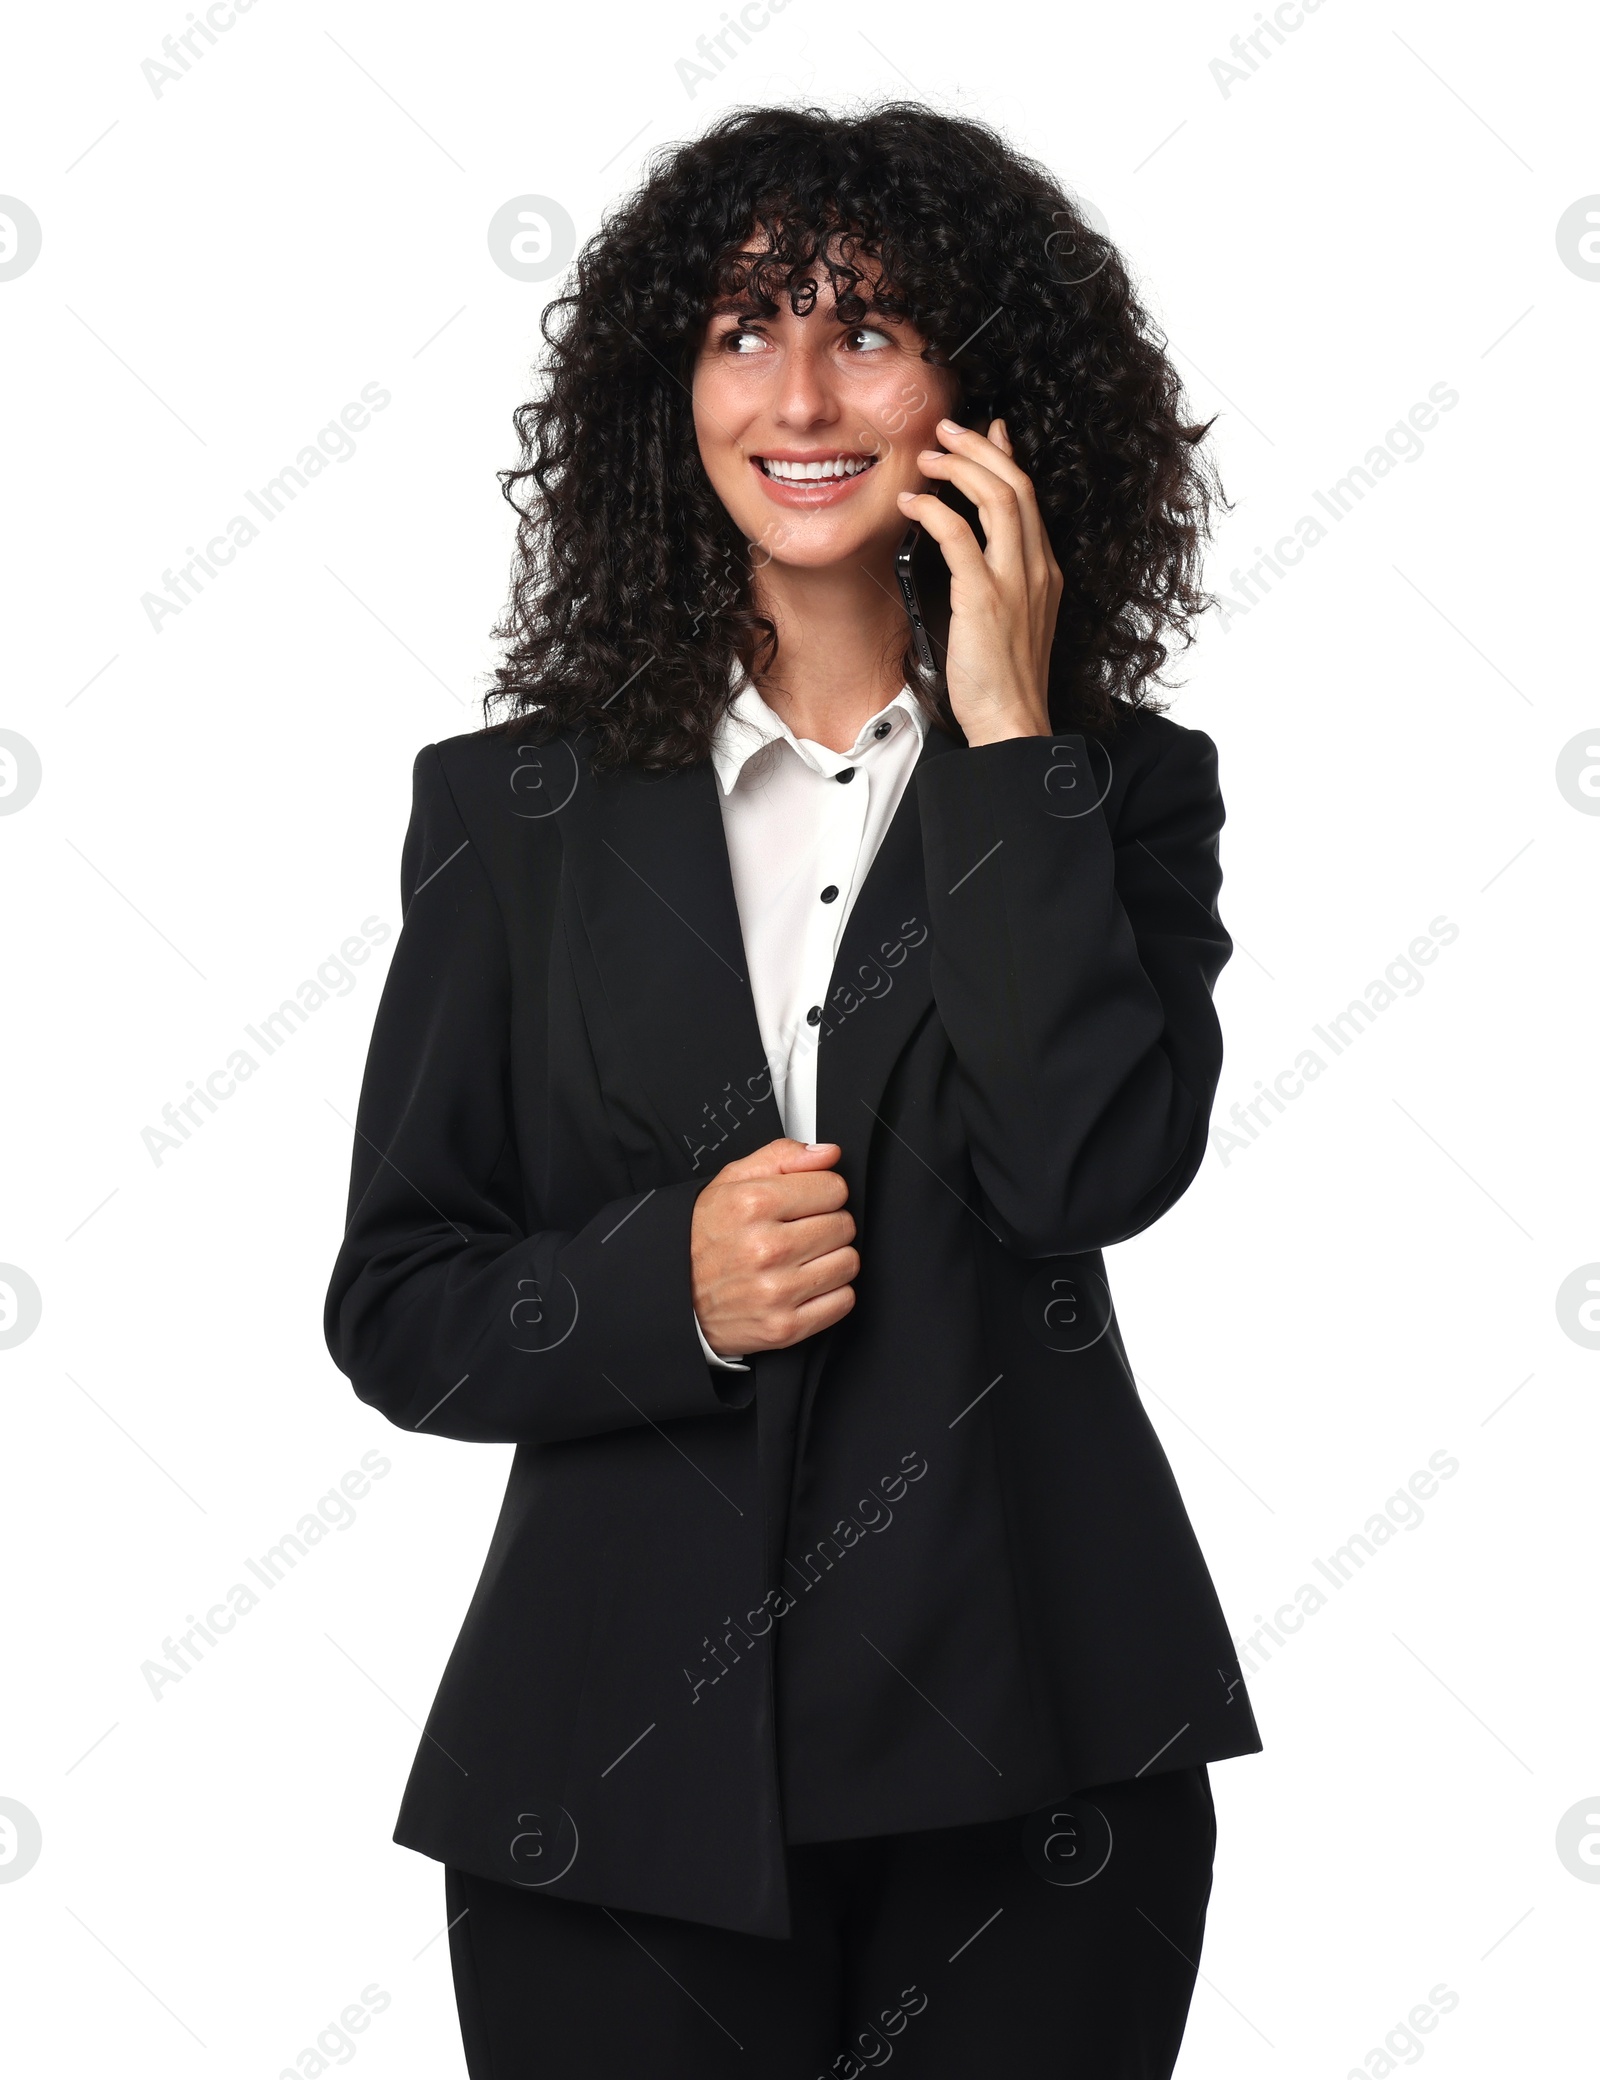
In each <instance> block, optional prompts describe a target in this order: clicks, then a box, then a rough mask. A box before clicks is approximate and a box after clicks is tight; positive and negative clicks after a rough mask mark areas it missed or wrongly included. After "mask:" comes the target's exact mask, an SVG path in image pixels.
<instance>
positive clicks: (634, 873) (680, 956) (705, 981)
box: [563, 759, 783, 1181]
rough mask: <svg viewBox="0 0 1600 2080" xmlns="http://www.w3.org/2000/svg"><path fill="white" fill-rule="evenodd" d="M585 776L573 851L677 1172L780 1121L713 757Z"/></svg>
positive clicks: (585, 908) (569, 853)
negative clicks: (675, 766) (673, 766)
mask: <svg viewBox="0 0 1600 2080" xmlns="http://www.w3.org/2000/svg"><path fill="white" fill-rule="evenodd" d="M579 765H580V775H581V777H580V781H579V785H578V788H577V792H576V794H575V796H574V798H573V800H572V801H571V802H570V803H569V805H568V807H567V809H566V812H565V814H564V817H563V844H564V855H565V858H566V861H567V863H568V867H569V869H570V873H571V878H572V883H573V887H574V891H575V894H576V898H577V904H578V909H579V913H580V915H581V917H582V920H583V925H584V930H585V932H586V934H587V937H588V940H589V944H590V946H591V948H592V950H593V953H594V958H595V964H596V966H597V967H598V969H599V971H600V978H601V981H602V983H603V985H604V988H605V992H606V998H607V1002H608V1004H609V1006H610V1010H611V1014H612V1018H613V1020H614V1023H615V1026H616V1029H617V1031H618V1033H619V1034H620V1036H621V1040H622V1044H623V1045H624V1047H625V1048H626V1049H627V1050H628V1054H629V1059H630V1061H631V1063H632V1066H633V1069H634V1073H635V1075H636V1077H637V1079H638V1082H639V1085H640V1087H641V1088H642V1089H643V1090H644V1091H645V1092H646V1093H647V1094H648V1095H649V1097H650V1100H651V1103H652V1106H653V1109H654V1111H655V1113H656V1114H657V1116H658V1119H659V1121H660V1124H661V1126H662V1128H663V1129H664V1152H665V1155H666V1161H667V1170H668V1176H669V1178H670V1179H671V1180H673V1181H679V1180H686V1179H688V1178H692V1177H709V1176H711V1175H714V1174H715V1172H716V1171H717V1170H719V1169H720V1168H721V1167H722V1165H723V1164H724V1163H727V1162H731V1161H732V1160H733V1159H734V1158H735V1157H736V1156H741V1155H748V1154H750V1153H751V1152H752V1151H753V1150H755V1149H757V1148H760V1147H761V1146H762V1145H763V1143H765V1142H768V1141H773V1140H776V1139H777V1137H778V1136H779V1135H781V1134H782V1132H783V1125H782V1122H781V1120H780V1118H779V1115H778V1107H777V1101H776V1099H775V1098H774V1097H773V1095H772V1078H771V1076H770V1074H769V1072H768V1070H767V1058H766V1050H765V1048H764V1047H763V1046H762V1042H761V1028H760V1025H759V1023H758V1022H757V1019H756V1007H755V1000H754V998H753V997H752V995H751V993H750V983H749V978H748V975H747V972H746V967H745V957H744V943H743V939H742V936H741V933H740V927H739V910H738V905H737V902H736V901H735V898H734V893H733V874H732V870H731V868H730V867H729V864H728V847H727V841H726V839H725V838H724V836H723V832H722V811H721V809H720V807H719V805H718V801H717V781H716V775H715V773H714V771H713V770H712V767H711V765H710V763H709V761H706V762H702V763H701V764H699V765H695V766H690V767H687V768H685V769H684V770H682V771H680V772H675V773H666V774H647V773H643V772H641V771H639V770H637V769H636V768H632V767H630V768H627V769H625V770H624V771H622V772H618V773H607V774H603V775H599V776H596V775H595V774H593V773H591V772H590V771H589V769H588V766H587V762H586V761H585V760H582V759H580V761H579Z"/></svg>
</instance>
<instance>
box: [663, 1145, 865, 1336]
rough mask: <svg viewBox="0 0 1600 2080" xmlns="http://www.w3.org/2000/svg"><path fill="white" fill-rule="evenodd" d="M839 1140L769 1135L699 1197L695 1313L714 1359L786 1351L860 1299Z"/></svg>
mask: <svg viewBox="0 0 1600 2080" xmlns="http://www.w3.org/2000/svg"><path fill="white" fill-rule="evenodd" d="M839 1154H840V1150H839V1145H838V1143H837V1142H836V1141H823V1142H819V1143H817V1145H816V1146H815V1147H812V1148H807V1147H806V1145H805V1143H804V1142H801V1141H788V1140H784V1141H769V1142H768V1143H767V1145H766V1147H765V1148H758V1149H757V1150H756V1152H755V1154H754V1155H749V1156H742V1157H740V1159H739V1161H738V1162H736V1163H728V1164H726V1165H725V1166H724V1167H723V1168H722V1169H721V1170H719V1171H718V1172H717V1174H716V1176H715V1177H714V1178H712V1180H711V1182H710V1183H709V1184H708V1185H707V1186H706V1188H705V1190H704V1191H703V1192H702V1193H701V1194H700V1196H699V1198H698V1199H696V1200H695V1202H694V1217H693V1220H692V1222H691V1224H690V1231H689V1257H690V1268H691V1275H692V1279H693V1286H694V1311H695V1314H696V1315H697V1317H698V1318H699V1322H700V1327H701V1328H702V1329H703V1330H704V1332H705V1338H706V1341H707V1342H708V1343H709V1344H710V1346H711V1348H712V1349H713V1350H714V1351H715V1352H716V1353H717V1355H718V1357H745V1356H748V1355H749V1353H750V1352H752V1351H781V1350H786V1349H787V1348H788V1347H789V1345H790V1344H792V1343H798V1342H800V1340H801V1338H802V1337H805V1336H814V1335H815V1334H816V1332H817V1331H818V1330H819V1329H826V1328H829V1327H830V1326H831V1325H832V1324H833V1323H834V1322H837V1321H839V1320H840V1319H841V1318H842V1317H843V1316H845V1315H847V1314H848V1313H849V1312H850V1310H851V1308H852V1307H854V1306H855V1304H856V1296H855V1293H854V1291H853V1290H852V1287H851V1283H850V1281H851V1280H852V1279H853V1278H854V1277H855V1276H856V1274H857V1273H858V1272H859V1271H860V1269H861V1259H860V1257H859V1256H858V1255H857V1253H856V1251H855V1250H854V1249H853V1248H852V1247H851V1244H852V1242H853V1241H854V1238H855V1232H856V1224H855V1221H854V1220H853V1219H852V1218H851V1216H850V1215H849V1214H848V1213H846V1212H845V1211H844V1202H845V1200H846V1198H847V1197H848V1196H849V1191H848V1187H847V1186H846V1184H845V1181H844V1179H843V1178H842V1177H841V1176H840V1175H839V1173H838V1172H837V1170H835V1169H834V1168H833V1165H834V1164H835V1163H837V1162H838V1160H839Z"/></svg>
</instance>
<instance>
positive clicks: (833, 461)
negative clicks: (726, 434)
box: [759, 455, 873, 484]
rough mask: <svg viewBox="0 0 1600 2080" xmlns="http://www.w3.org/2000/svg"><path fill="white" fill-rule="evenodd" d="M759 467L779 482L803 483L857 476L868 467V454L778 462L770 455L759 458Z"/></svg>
mask: <svg viewBox="0 0 1600 2080" xmlns="http://www.w3.org/2000/svg"><path fill="white" fill-rule="evenodd" d="M759 460H760V463H761V467H762V468H763V469H764V470H765V471H766V473H767V475H768V476H769V477H776V478H777V479H778V481H779V483H781V484H805V483H811V482H814V481H816V480H817V479H820V478H823V477H859V476H860V474H861V472H862V471H863V470H864V469H870V468H871V466H872V462H873V457H872V456H870V455H834V456H830V457H829V459H828V460H827V461H826V462H778V461H775V460H774V459H773V458H772V457H771V456H768V455H763V456H761V457H760V458H759Z"/></svg>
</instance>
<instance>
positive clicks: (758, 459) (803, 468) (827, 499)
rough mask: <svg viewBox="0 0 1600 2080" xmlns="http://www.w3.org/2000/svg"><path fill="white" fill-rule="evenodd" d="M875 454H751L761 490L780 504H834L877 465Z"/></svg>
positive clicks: (847, 494) (844, 496)
mask: <svg viewBox="0 0 1600 2080" xmlns="http://www.w3.org/2000/svg"><path fill="white" fill-rule="evenodd" d="M877 459H878V458H877V456H876V455H857V454H848V453H845V452H842V451H841V452H835V453H834V454H831V455H752V456H751V458H750V461H751V465H752V467H753V468H754V469H755V471H756V473H757V475H758V476H759V477H760V479H761V488H762V489H763V490H764V491H765V492H766V494H767V496H768V497H769V498H770V499H772V500H774V502H775V503H776V504H778V505H785V506H824V505H835V504H837V503H838V501H839V500H840V499H841V498H847V497H848V496H849V495H850V493H851V491H852V490H853V489H854V487H855V486H856V484H858V483H859V482H860V480H861V479H862V478H863V477H864V476H865V475H866V474H867V472H868V470H870V469H871V468H872V467H873V466H874V464H875V463H876V462H877Z"/></svg>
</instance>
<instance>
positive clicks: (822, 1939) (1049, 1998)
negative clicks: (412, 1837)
mask: <svg viewBox="0 0 1600 2080" xmlns="http://www.w3.org/2000/svg"><path fill="white" fill-rule="evenodd" d="M1215 1847H1216V1815H1215V1810H1214V1808H1213V1806H1212V1803H1211V1787H1210V1784H1209V1782H1208V1780H1207V1776H1206V1772H1205V1769H1204V1767H1203V1766H1202V1767H1198V1768H1194V1769H1183V1770H1174V1771H1172V1772H1171V1773H1170V1774H1166V1775H1161V1776H1150V1777H1144V1778H1139V1779H1136V1780H1134V1781H1132V1782H1128V1783H1122V1784H1107V1785H1101V1786H1098V1787H1096V1788H1095V1789H1093V1790H1089V1791H1084V1792H1079V1793H1075V1794H1074V1795H1073V1796H1072V1797H1071V1798H1070V1799H1065V1800H1062V1801H1060V1802H1058V1803H1057V1804H1056V1805H1054V1806H1050V1807H1046V1808H1045V1809H1044V1810H1043V1811H1041V1812H1039V1813H1035V1814H1031V1815H1029V1816H1028V1818H1027V1819H1025V1820H1001V1821H993V1822H989V1823H986V1824H985V1825H983V1826H979V1827H952V1828H944V1829H939V1830H935V1831H932V1832H929V1833H923V1834H910V1835H885V1836H878V1837H874V1838H870V1839H867V1840H862V1841H850V1842H816V1843H806V1844H802V1845H799V1846H794V1845H791V1847H790V1848H789V1850H788V1858H789V1870H790V1882H791V1897H792V1903H793V1925H794V1933H793V1935H792V1936H790V1937H789V1938H787V1939H786V1940H783V1941H775V1940H774V1939H772V1938H771V1937H767V1936H750V1935H737V1934H734V1933H732V1932H731V1931H729V1930H727V1929H719V1928H709V1927H706V1926H704V1925H703V1924H701V1923H698V1922H690V1921H673V1920H668V1919H665V1918H663V1917H661V1916H658V1915H653V1914H635V1913H621V1912H613V1911H612V1910H611V1909H610V1908H608V1907H597V1906H589V1905H586V1904H583V1903H581V1902H575V1901H571V1900H558V1899H551V1898H548V1897H546V1896H544V1895H543V1894H541V1893H539V1892H536V1891H523V1890H521V1889H520V1888H518V1887H517V1886H515V1885H506V1884H500V1883H497V1882H495V1881H494V1880H493V1879H488V1878H478V1877H474V1876H472V1875H470V1874H469V1873H467V1872H463V1871H457V1870H452V1869H447V1870H446V1872H445V1897H446V1901H447V1904H448V1908H449V1915H450V1921H451V1930H450V1951H451V1964H452V1968H453V1971H454V1977H455V1987H456V2002H457V2006H458V2008H459V2010H460V2015H461V2034H462V2041H463V2044H464V2046H465V2049H466V2056H467V2070H468V2073H469V2074H470V2076H471V2080H535V2076H537V2080H676V2076H679V2075H683V2076H688V2075H691V2074H692V2075H693V2076H695V2080H723V2076H725V2075H726V2076H733V2075H738V2076H740V2080H865V2076H866V2075H868V2074H870V2073H871V2072H872V2071H874V2070H875V2069H876V2068H877V2067H878V2066H881V2065H885V2064H887V2063H888V2062H889V2060H890V2059H891V2058H892V2059H893V2061H894V2067H895V2073H896V2076H897V2080H956V2076H960V2080H978V2076H987V2075H990V2074H994V2073H1004V2074H1005V2075H1006V2076H1007V2080H1043V2076H1045V2075H1050V2076H1052V2080H1169V2076H1170V2074H1171V2072H1172V2068H1173V2065H1174V2063H1175V2061H1176V2059H1177V2056H1178V2046H1179V2043H1180V2042H1181V2040H1182V2037H1183V2029H1184V2023H1185V2020H1186V2019H1187V2016H1188V2011H1189V1999H1190V1995H1191V1994H1192V1993H1193V1991H1194V1980H1195V1972H1196V1969H1197V1967H1198V1963H1199V1958H1200V1943H1201V1938H1202V1935H1203V1933H1204V1929H1205V1918H1206V1905H1207V1901H1208V1900H1209V1897H1210V1893H1211V1864H1212V1855H1213V1852H1214V1850H1215Z"/></svg>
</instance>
